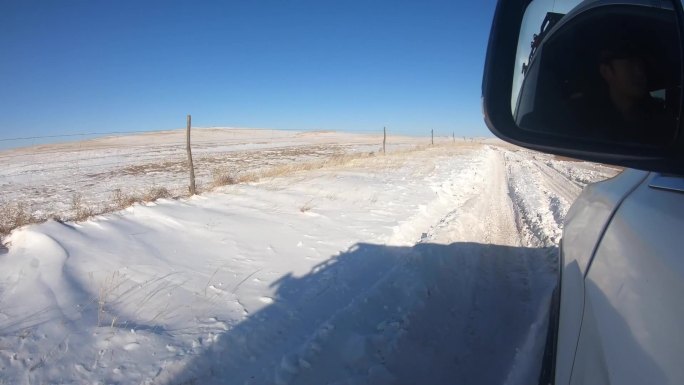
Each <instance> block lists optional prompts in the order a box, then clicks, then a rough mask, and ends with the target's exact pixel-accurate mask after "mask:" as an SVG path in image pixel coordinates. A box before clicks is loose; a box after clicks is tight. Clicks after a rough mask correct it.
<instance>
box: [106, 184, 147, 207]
mask: <svg viewBox="0 0 684 385" xmlns="http://www.w3.org/2000/svg"><path fill="white" fill-rule="evenodd" d="M141 201H142V199H140V197H136V196H133V195H128V194H124V193H123V192H122V191H121V189H119V188H118V189H116V190H114V192H113V193H112V202H114V207H113V211H116V210H123V209H125V208H126V207H129V206H133V205H134V204H135V203H139V202H141Z"/></svg>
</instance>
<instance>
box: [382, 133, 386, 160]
mask: <svg viewBox="0 0 684 385" xmlns="http://www.w3.org/2000/svg"><path fill="white" fill-rule="evenodd" d="M386 142H387V128H386V127H383V128H382V153H383V154H384V153H385V152H386V151H385V143H386Z"/></svg>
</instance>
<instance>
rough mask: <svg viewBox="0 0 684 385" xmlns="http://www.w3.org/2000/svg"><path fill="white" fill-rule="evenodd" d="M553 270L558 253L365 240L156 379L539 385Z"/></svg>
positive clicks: (288, 285)
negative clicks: (512, 384)
mask: <svg viewBox="0 0 684 385" xmlns="http://www.w3.org/2000/svg"><path fill="white" fill-rule="evenodd" d="M557 263H558V260H557V248H555V247H547V248H525V247H510V246H499V245H485V244H477V243H453V244H449V245H440V244H430V243H420V244H417V245H415V246H413V247H398V246H385V245H375V244H367V243H359V244H356V245H355V246H354V247H352V248H350V249H349V250H348V251H346V252H344V253H341V254H340V255H338V256H336V257H333V258H331V259H330V260H328V261H326V262H325V263H322V264H320V265H318V266H316V267H314V268H313V269H312V270H311V271H310V272H309V273H308V274H306V275H304V276H301V277H296V276H294V275H292V274H291V273H288V274H285V275H284V276H282V277H281V278H280V279H278V280H277V281H275V282H274V283H273V284H272V286H273V287H275V288H276V295H275V296H274V300H275V301H274V302H273V303H272V304H270V305H268V306H266V307H264V308H262V309H261V310H259V311H258V312H255V313H253V314H250V315H249V316H248V317H247V318H246V319H245V320H244V321H242V322H240V323H239V324H237V325H235V326H234V327H232V328H231V329H230V330H228V331H226V332H225V333H223V334H222V335H220V336H219V337H218V339H217V340H216V341H215V342H214V343H213V345H212V346H211V347H210V348H208V349H207V350H205V351H203V352H202V353H200V354H198V355H197V356H195V357H193V358H192V359H190V360H189V361H188V363H187V364H186V365H184V367H183V368H182V369H176V370H166V371H165V372H163V373H162V374H161V375H160V376H159V377H158V378H157V381H156V382H158V383H164V384H244V383H253V384H269V383H276V384H327V383H337V384H363V383H368V384H383V383H385V384H416V383H431V384H441V383H443V384H451V383H481V384H485V383H488V384H489V383H491V384H494V383H497V384H499V383H504V382H506V380H507V379H509V380H511V379H521V378H525V381H528V383H530V382H529V380H532V381H533V382H534V380H536V379H537V378H538V375H539V370H540V365H541V356H542V351H543V347H544V340H545V337H546V330H547V319H548V308H549V303H550V296H551V292H552V291H553V288H554V286H555V284H556V282H557ZM526 376H527V377H526Z"/></svg>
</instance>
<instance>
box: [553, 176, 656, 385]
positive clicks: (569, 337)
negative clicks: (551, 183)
mask: <svg viewBox="0 0 684 385" xmlns="http://www.w3.org/2000/svg"><path fill="white" fill-rule="evenodd" d="M647 176H648V173H647V172H644V171H637V170H631V169H627V170H625V171H624V172H622V173H620V174H619V175H617V176H616V177H614V178H611V179H608V180H606V181H603V182H599V183H594V184H591V185H589V186H587V187H586V188H585V189H584V191H582V194H580V196H579V197H578V198H577V200H576V201H575V203H574V204H573V205H572V207H571V208H570V210H569V212H568V215H567V216H566V220H565V227H564V230H563V243H562V246H561V252H562V254H563V258H562V259H563V266H562V279H561V282H562V285H561V295H560V316H559V326H558V341H557V350H556V374H555V378H556V383H557V384H567V383H569V381H570V373H571V371H572V364H573V360H574V357H575V350H576V348H577V339H578V338H579V334H580V325H581V322H582V314H583V311H584V276H585V274H586V271H587V268H588V267H589V263H590V261H591V257H592V256H593V254H594V251H595V249H596V245H597V244H598V242H599V241H600V239H601V236H602V235H603V232H604V230H605V228H606V226H607V225H608V223H609V221H610V219H611V217H612V216H613V214H614V213H615V210H616V209H617V208H618V207H619V205H620V203H621V202H622V201H623V199H625V197H627V195H628V194H629V193H630V192H631V191H632V190H634V189H635V188H637V187H638V186H639V185H640V183H642V182H643V181H644V179H645V178H646V177H647Z"/></svg>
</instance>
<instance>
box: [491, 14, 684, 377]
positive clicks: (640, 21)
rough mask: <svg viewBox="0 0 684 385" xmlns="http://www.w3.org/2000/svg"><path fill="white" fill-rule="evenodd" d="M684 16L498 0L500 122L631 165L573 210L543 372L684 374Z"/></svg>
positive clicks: (539, 142)
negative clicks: (683, 121)
mask: <svg viewBox="0 0 684 385" xmlns="http://www.w3.org/2000/svg"><path fill="white" fill-rule="evenodd" d="M683 16H684V12H683V10H682V4H681V2H680V1H674V2H672V1H584V2H579V1H574V2H567V1H565V2H563V1H553V0H549V1H545V0H535V1H529V0H510V1H506V0H501V1H499V4H498V7H497V11H496V15H495V18H494V22H493V27H492V31H491V35H490V42H489V48H488V54H487V63H486V67H485V72H484V81H483V104H484V113H485V120H486V121H487V124H488V126H489V128H490V130H491V131H492V132H493V133H495V134H496V135H497V136H499V137H501V138H502V139H504V140H507V141H509V142H511V143H515V144H518V145H521V146H524V147H528V148H531V149H536V150H540V151H544V152H548V153H553V154H558V155H562V156H569V157H574V158H578V159H583V160H588V161H595V162H604V163H609V164H613V165H618V166H622V167H625V170H624V171H623V172H622V173H620V174H619V175H618V176H616V177H614V178H612V179H610V180H606V181H603V182H600V183H596V184H593V185H589V186H588V187H586V188H585V190H584V191H583V193H582V194H581V195H580V197H579V198H578V199H577V201H576V202H575V203H574V205H573V207H572V208H571V210H570V212H569V213H568V215H567V218H566V221H565V228H564V231H563V240H562V242H561V247H560V254H561V256H560V258H559V261H560V271H561V274H560V275H559V286H558V288H557V289H556V292H555V296H554V299H553V303H552V312H551V319H550V321H551V322H550V327H549V337H548V340H547V350H546V354H545V363H544V367H543V369H542V373H541V376H540V383H544V384H548V383H555V384H680V383H684V333H682V330H681V329H682V326H681V325H682V320H684V251H683V249H684V176H683V175H684V135H682V128H681V124H680V123H681V120H680V116H681V110H682V100H684V98H682V87H681V84H682V73H683V67H682V59H681V58H682V55H683V52H682V47H683V44H682V43H681V42H682V36H683V33H682V32H683V30H684V17H683Z"/></svg>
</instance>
